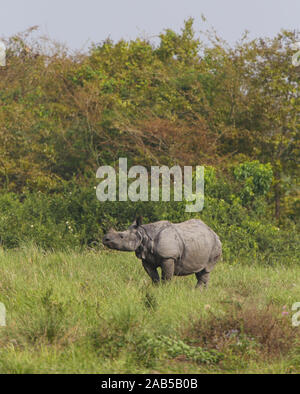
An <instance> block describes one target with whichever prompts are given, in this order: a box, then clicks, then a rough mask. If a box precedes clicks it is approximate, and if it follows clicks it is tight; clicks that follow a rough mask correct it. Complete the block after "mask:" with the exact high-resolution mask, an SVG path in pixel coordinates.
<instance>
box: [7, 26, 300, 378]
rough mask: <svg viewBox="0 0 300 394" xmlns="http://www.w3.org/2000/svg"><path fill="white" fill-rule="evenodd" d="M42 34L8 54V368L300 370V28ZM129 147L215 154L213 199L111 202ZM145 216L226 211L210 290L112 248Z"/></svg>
mask: <svg viewBox="0 0 300 394" xmlns="http://www.w3.org/2000/svg"><path fill="white" fill-rule="evenodd" d="M34 34H35V33H34V29H29V30H28V31H27V32H25V33H24V34H20V35H18V36H14V37H11V38H9V39H7V40H6V44H7V48H8V49H7V65H6V67H2V68H1V67H0V212H1V215H0V302H1V303H3V304H4V305H5V307H6V310H7V315H6V327H0V372H2V373H42V372H46V373H59V372H60V373H67V372H69V373H101V372H102V373H105V372H106V373H123V372H127V373H138V372H140V373H141V372H142V373H143V372H152V373H160V372H161V373H164V372H165V373H170V372H177V373H184V372H186V373H189V372H194V373H201V372H204V373H210V372H256V373H259V372H270V373H275V372H277V373H294V372H299V371H300V351H299V339H300V337H299V333H300V328H299V327H298V328H297V327H293V326H292V324H291V314H292V312H291V306H292V304H293V303H294V302H298V301H299V300H300V293H299V289H300V286H299V285H300V283H299V278H300V275H299V261H300V235H299V213H300V205H299V110H300V100H299V75H300V69H299V67H294V66H293V65H292V61H291V57H292V55H293V51H292V50H291V48H290V45H291V44H292V43H294V42H295V41H299V34H298V33H297V32H290V31H284V32H281V33H279V34H278V35H277V36H276V37H274V38H272V39H257V40H248V38H247V37H246V36H245V37H243V39H242V40H241V41H240V42H238V43H237V44H236V46H235V47H233V48H232V47H229V46H228V45H227V44H226V43H225V42H223V41H222V40H221V39H220V38H218V37H216V36H215V35H214V34H213V33H208V35H209V37H208V38H209V41H207V39H206V41H205V42H208V43H207V44H205V42H204V41H201V40H200V39H198V38H197V37H196V36H195V33H194V31H193V21H192V20H188V21H186V22H185V24H184V27H183V29H182V31H181V33H179V34H178V33H175V32H174V31H172V30H166V31H165V32H164V33H162V34H161V35H160V42H159V43H158V44H157V45H154V44H152V43H151V42H149V41H148V40H145V39H136V40H135V41H130V42H126V41H123V40H121V41H119V42H117V43H113V42H112V41H110V40H106V41H104V42H102V43H99V44H94V45H93V46H92V47H91V48H90V49H89V51H88V53H78V54H75V55H74V54H70V53H69V52H68V50H67V49H65V48H64V47H62V46H60V45H58V44H54V43H52V42H50V41H48V40H46V41H45V40H44V39H37V38H36V37H35V36H34ZM119 157H127V158H128V167H131V166H132V165H135V164H139V165H143V166H145V167H147V169H149V167H150V166H152V165H168V166H169V167H172V166H173V165H176V164H178V165H180V166H184V165H192V166H196V165H203V166H205V202H204V209H203V211H201V212H199V213H187V212H185V204H186V202H185V201H182V202H174V201H173V202H172V201H171V202H162V201H160V202H142V201H138V202H131V201H128V202H105V203H103V202H100V201H98V200H97V198H96V193H95V189H96V186H97V183H98V182H99V180H97V179H96V170H97V168H98V167H99V166H100V165H111V166H113V167H117V164H118V159H119ZM194 168H195V167H194ZM136 214H142V215H143V217H144V221H145V222H147V221H149V222H150V221H155V220H160V219H168V220H171V221H182V220H185V219H188V218H191V217H193V218H201V219H203V220H204V221H205V222H206V223H207V224H208V225H210V226H211V227H212V228H213V229H214V230H215V231H216V232H217V233H218V234H219V236H220V238H221V241H222V243H223V261H220V262H219V263H218V264H217V266H216V269H215V271H214V272H213V273H212V275H211V284H210V288H208V289H207V290H206V291H203V292H200V291H195V290H194V289H193V287H194V285H195V278H194V276H193V275H192V276H189V277H185V278H174V280H173V281H172V283H168V284H165V285H159V286H157V287H154V286H152V285H151V284H150V281H149V278H148V277H147V276H146V274H145V272H144V271H143V268H142V265H141V264H140V263H139V262H138V261H137V259H136V258H135V256H134V254H133V253H132V254H130V253H129V254H125V253H119V252H118V253H117V252H107V251H105V250H101V248H102V245H101V238H102V235H103V232H104V231H105V230H106V229H108V228H109V227H111V226H114V227H116V228H124V227H125V226H127V225H129V224H130V223H131V222H132V220H133V218H134V217H135V215H136Z"/></svg>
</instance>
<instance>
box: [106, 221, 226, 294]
mask: <svg viewBox="0 0 300 394" xmlns="http://www.w3.org/2000/svg"><path fill="white" fill-rule="evenodd" d="M103 244H104V245H106V246H107V247H108V248H110V249H116V250H122V251H128V252H132V251H135V254H136V256H137V257H138V258H139V259H141V260H142V263H143V267H144V269H145V271H146V272H147V274H148V275H149V276H150V278H151V279H152V281H153V283H157V282H159V281H160V277H159V274H158V271H157V268H158V267H160V268H161V272H162V275H161V276H162V280H163V281H167V280H170V279H172V277H173V275H175V276H184V275H190V274H195V275H196V278H197V285H196V287H201V286H202V285H205V286H206V285H207V283H208V280H209V274H210V272H211V271H212V269H213V268H214V266H215V264H216V262H217V261H218V260H219V259H220V257H221V255H222V244H221V242H220V240H219V237H218V236H217V234H216V233H214V231H213V230H212V229H211V228H209V227H208V226H207V225H206V224H205V223H203V222H202V221H201V220H199V219H191V220H187V221H185V222H182V223H171V222H169V221H167V220H162V221H159V222H155V223H149V224H142V218H141V217H139V218H137V219H136V220H135V221H134V222H133V224H132V225H131V226H130V227H129V228H128V229H127V230H126V231H115V230H109V232H108V233H107V234H106V235H105V236H104V238H103Z"/></svg>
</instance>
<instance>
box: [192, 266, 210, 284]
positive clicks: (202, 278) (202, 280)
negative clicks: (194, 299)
mask: <svg viewBox="0 0 300 394" xmlns="http://www.w3.org/2000/svg"><path fill="white" fill-rule="evenodd" d="M195 275H196V278H197V281H198V282H197V284H196V289H197V288H201V287H203V286H205V287H206V286H207V284H208V281H209V272H207V271H206V269H205V268H204V269H203V270H202V271H200V272H196V274H195Z"/></svg>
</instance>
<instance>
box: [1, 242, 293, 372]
mask: <svg viewBox="0 0 300 394" xmlns="http://www.w3.org/2000/svg"><path fill="white" fill-rule="evenodd" d="M195 284H196V279H195V276H194V275H190V276H187V277H178V278H174V279H173V280H172V281H171V282H170V283H167V284H161V285H158V286H153V285H152V284H151V283H150V279H149V278H148V276H147V275H146V273H145V272H144V270H143V267H142V265H141V262H140V261H139V260H138V259H137V258H136V257H135V255H134V254H133V253H121V252H107V251H100V252H99V251H98V252H97V251H93V250H87V251H83V252H74V251H69V252H68V251H65V252H45V251H43V250H41V249H38V248H36V247H34V246H28V247H21V248H19V249H17V250H3V249H0V302H2V303H3V304H4V305H5V307H6V326H5V327H0V373H200V374H201V373H299V372H300V326H299V327H293V326H292V314H293V313H294V312H292V310H291V307H292V304H293V303H295V302H299V301H300V266H293V267H285V266H284V262H282V265H280V264H278V265H277V266H275V267H268V266H260V265H252V266H251V265H245V264H242V263H236V264H234V265H232V264H230V262H228V261H223V262H220V263H218V264H217V266H216V268H215V270H214V271H213V272H212V274H211V280H210V283H209V287H208V288H207V289H205V290H202V291H201V290H197V289H194V286H195Z"/></svg>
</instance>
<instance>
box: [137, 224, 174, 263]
mask: <svg viewBox="0 0 300 394" xmlns="http://www.w3.org/2000/svg"><path fill="white" fill-rule="evenodd" d="M169 226H172V223H170V222H168V221H161V222H156V223H150V224H145V225H142V226H140V227H139V229H138V233H139V235H140V237H141V243H140V244H139V246H138V248H137V249H136V255H137V257H139V258H145V256H146V255H147V254H148V253H150V254H153V253H154V246H155V239H157V237H158V236H159V234H160V233H161V231H162V230H164V229H165V228H166V227H169Z"/></svg>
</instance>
